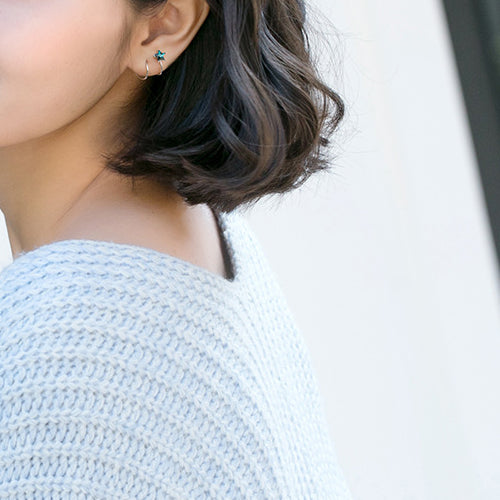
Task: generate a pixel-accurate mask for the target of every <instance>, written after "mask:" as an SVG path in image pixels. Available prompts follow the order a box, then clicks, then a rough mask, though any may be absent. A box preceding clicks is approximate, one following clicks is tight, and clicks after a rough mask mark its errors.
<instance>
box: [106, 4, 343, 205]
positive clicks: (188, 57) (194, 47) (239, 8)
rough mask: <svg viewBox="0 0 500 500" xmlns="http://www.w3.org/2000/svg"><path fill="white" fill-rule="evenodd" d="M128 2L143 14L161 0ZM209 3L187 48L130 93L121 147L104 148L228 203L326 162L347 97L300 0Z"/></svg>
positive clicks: (181, 187)
mask: <svg viewBox="0 0 500 500" xmlns="http://www.w3.org/2000/svg"><path fill="white" fill-rule="evenodd" d="M129 1H130V2H131V4H132V6H133V7H134V9H135V10H136V11H137V12H141V13H145V12H146V13H150V12H154V10H155V9H156V8H158V7H161V6H163V5H164V4H165V3H166V1H165V0H129ZM207 3H208V4H209V6H210V11H209V14H208V16H207V18H206V20H205V21H204V23H203V25H202V26H201V28H200V29H199V31H198V32H197V33H196V35H195V37H194V38H193V40H192V41H191V43H190V44H189V46H188V47H187V48H186V50H185V51H184V52H183V53H182V54H181V55H180V56H179V57H178V58H177V59H176V60H175V61H174V62H173V63H172V64H171V65H170V66H169V67H168V68H166V69H165V72H164V73H163V75H162V76H155V77H153V78H150V79H148V80H147V81H146V82H145V83H144V87H142V88H141V93H140V94H139V95H138V97H137V99H135V100H134V104H135V106H136V109H138V110H139V121H138V126H137V127H134V130H125V131H124V136H123V137H125V138H126V140H125V143H124V144H125V146H124V147H123V148H122V149H120V151H119V152H118V153H116V152H115V153H114V154H113V155H109V154H108V155H104V156H105V158H106V159H107V168H110V169H112V170H114V171H116V172H118V173H120V174H124V175H126V176H131V177H133V178H136V177H148V178H151V179H154V180H155V181H157V182H159V183H161V184H162V185H165V186H167V187H168V188H173V189H174V190H175V191H176V192H177V193H178V194H179V195H181V196H182V197H183V199H184V200H185V201H186V202H187V203H189V204H191V205H194V204H198V203H206V204H207V205H209V206H210V207H212V208H213V209H215V210H218V211H224V212H230V211H232V210H233V209H235V208H236V207H238V206H240V205H247V206H248V205H250V204H253V203H255V202H256V201H257V200H258V199H260V198H262V197H263V196H265V195H268V194H272V193H285V192H287V191H290V190H291V189H294V188H297V187H299V186H300V185H302V183H303V182H304V181H306V180H307V178H308V177H309V176H310V175H311V174H313V173H315V172H318V171H320V170H324V169H326V168H328V167H329V159H328V157H327V155H325V151H324V148H326V147H327V146H328V145H329V143H330V140H329V136H330V135H331V134H332V133H333V132H334V131H335V129H336V128H337V126H338V123H339V122H340V121H341V119H342V117H343V115H344V103H343V100H342V99H341V98H340V96H339V95H338V94H337V93H336V92H335V91H333V90H332V89H331V88H330V87H328V86H327V85H326V84H325V83H324V82H323V81H322V80H321V79H320V78H319V76H318V74H317V68H316V67H315V65H314V64H313V62H312V57H311V52H310V45H309V39H308V32H307V30H306V29H305V21H306V19H305V17H306V8H305V3H304V1H303V0H207ZM167 50H168V48H167Z"/></svg>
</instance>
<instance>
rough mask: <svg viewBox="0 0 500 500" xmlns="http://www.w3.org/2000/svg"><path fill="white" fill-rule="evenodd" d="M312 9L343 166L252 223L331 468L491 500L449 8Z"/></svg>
mask: <svg viewBox="0 0 500 500" xmlns="http://www.w3.org/2000/svg"><path fill="white" fill-rule="evenodd" d="M309 1H311V2H312V4H313V5H315V6H317V7H318V8H319V9H320V10H321V11H322V12H324V13H325V14H327V15H328V17H329V18H330V19H331V21H332V22H333V24H334V25H335V26H336V28H337V29H338V30H339V31H340V40H339V39H332V44H333V45H334V47H337V49H338V50H340V54H339V56H340V57H341V58H342V61H343V68H342V74H341V80H338V79H336V78H335V71H333V69H332V68H329V69H328V71H329V73H328V74H329V76H328V78H329V79H330V81H331V83H332V85H333V86H334V87H335V88H337V89H339V90H340V91H341V93H342V95H343V97H344V99H345V100H346V104H347V108H348V115H347V117H346V120H345V122H344V127H343V129H342V130H343V132H339V136H338V141H339V146H338V147H341V149H339V150H338V153H339V154H340V155H341V156H340V157H339V158H338V159H337V162H336V164H335V166H334V172H333V173H330V174H327V175H321V176H317V177H316V178H315V179H311V180H310V181H309V182H308V183H307V184H306V185H305V186H304V187H302V188H301V189H300V190H299V191H297V192H294V193H292V194H290V195H288V196H287V197H286V198H285V199H284V200H283V201H282V202H280V205H279V206H276V203H275V201H276V200H274V201H273V200H269V202H267V203H262V204H261V205H260V206H258V207H256V208H255V209H253V210H252V212H251V213H250V214H248V217H249V221H250V224H251V226H252V227H253V228H254V229H255V231H256V233H258V235H259V236H260V239H261V242H262V245H263V246H264V248H265V250H266V251H267V254H268V257H269V260H270V261H271V263H272V265H273V267H274V268H275V270H276V272H277V275H278V277H279V280H280V282H281V284H282V287H283V289H284V292H285V294H286V296H287V297H288V299H289V302H290V305H291V307H292V310H293V311H294V313H295V315H296V319H297V321H298V323H299V326H300V327H301V329H302V331H303V333H304V336H305V338H306V341H307V343H308V345H309V346H310V350H311V354H312V357H313V361H314V362H315V364H316V367H317V372H318V377H319V382H320V385H321V389H322V392H323V394H324V396H325V400H326V404H327V411H328V416H329V421H330V424H331V432H332V436H333V438H334V441H335V443H336V447H337V454H338V456H339V460H340V462H341V465H342V466H343V469H344V472H345V475H346V477H347V480H348V482H349V484H350V487H351V490H352V492H353V495H354V497H355V498H356V499H360V500H361V499H363V500H382V499H384V500H386V499H387V500H402V499H405V500H412V499H419V500H423V499H425V500H444V499H453V500H461V499H464V500H471V499H474V500H475V499H488V500H489V499H498V498H500V432H499V427H500V425H499V422H500V391H499V390H498V382H499V381H500V368H499V363H498V359H499V357H500V314H499V308H498V304H499V298H500V291H499V287H498V270H497V267H496V266H497V264H496V261H495V256H494V252H493V245H492V240H491V237H490V233H489V227H488V223H487V218H486V210H485V205H484V202H483V199H482V193H481V189H480V181H479V177H478V172H477V167H476V165H475V158H474V156H473V152H472V145H471V139H470V136H469V131H468V128H467V123H466V119H465V112H464V105H463V102H462V97H461V93H460V89H459V85H458V80H457V75H456V71H455V67H454V63H453V57H452V50H451V45H450V41H449V39H448V34H447V28H446V24H445V18H444V14H443V12H442V10H441V4H440V2H439V1H438V0H421V1H419V2H414V1H410V0H403V1H401V0H385V1H384V2H379V1H373V0H349V1H340V0H315V1H312V0H309ZM322 62H323V63H325V60H324V59H323V58H322ZM0 242H1V248H0V250H1V252H0V253H1V257H0V260H1V263H0V264H1V266H3V265H5V264H7V263H9V262H10V261H11V258H10V254H9V252H10V250H9V245H8V240H7V236H6V235H5V236H4V237H3V238H0Z"/></svg>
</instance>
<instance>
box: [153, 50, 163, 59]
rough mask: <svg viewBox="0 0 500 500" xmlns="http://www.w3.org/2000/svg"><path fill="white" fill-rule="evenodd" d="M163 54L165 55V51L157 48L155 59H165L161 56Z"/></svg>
mask: <svg viewBox="0 0 500 500" xmlns="http://www.w3.org/2000/svg"><path fill="white" fill-rule="evenodd" d="M164 55H165V52H162V51H161V50H158V52H156V54H155V57H156V60H157V61H159V60H160V59H161V60H162V61H164V60H165V58H164V57H163V56H164Z"/></svg>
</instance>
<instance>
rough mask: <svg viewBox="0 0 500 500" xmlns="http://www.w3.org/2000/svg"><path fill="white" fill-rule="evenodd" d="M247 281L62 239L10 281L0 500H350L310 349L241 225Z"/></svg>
mask: <svg viewBox="0 0 500 500" xmlns="http://www.w3.org/2000/svg"><path fill="white" fill-rule="evenodd" d="M217 220H218V223H219V227H220V229H221V231H222V236H223V239H224V243H225V245H226V247H227V250H228V252H229V257H230V260H231V267H232V268H233V269H234V271H235V278H234V279H233V280H230V279H225V278H223V277H222V276H219V275H216V274H213V273H211V272H210V271H208V270H207V269H204V268H201V267H198V266H196V265H194V264H192V263H189V262H187V261H184V260H181V259H179V258H176V257H174V256H171V255H167V254H165V253H162V252H158V251H156V250H153V249H151V248H146V247H141V246H136V245H129V244H121V243H120V244H119V243H114V242H111V241H95V240H84V239H73V240H64V241H56V242H53V243H50V244H47V245H44V246H41V247H38V248H35V249H34V250H31V251H29V252H27V253H22V254H20V256H19V257H18V258H16V259H15V260H14V262H12V263H11V264H9V265H8V266H7V267H5V268H4V269H3V270H2V271H1V273H0V498H9V499H13V498H47V499H49V498H50V499H53V498H99V499H100V498H103V499H104V498H106V499H108V498H121V499H130V498H134V499H135V498H141V499H142V498H144V499H146V498H148V499H149V498H178V499H192V498H196V499H198V498H200V499H202V498H223V499H226V498H251V499H257V498H266V499H275V498H287V499H302V498H304V499H305V498H311V499H327V498H328V499H335V500H350V499H351V495H350V493H349V490H348V487H347V485H346V482H345V480H344V476H343V474H342V470H341V469H340V467H339V464H338V462H337V457H336V452H335V450H334V445H333V440H332V439H331V437H330V435H329V431H328V428H327V423H326V419H325V413H324V407H323V400H322V397H321V395H320V393H319V390H318V385H317V381H316V376H315V372H314V371H313V367H312V365H311V359H310V357H309V352H308V351H307V348H306V345H305V342H304V339H303V337H302V336H301V334H300V332H299V331H298V329H297V327H296V325H295V322H294V319H293V317H292V314H291V312H290V310H289V308H288V305H287V303H286V301H285V298H284V295H283V293H282V291H281V289H280V287H279V286H278V284H277V280H276V276H275V275H274V273H273V271H272V270H271V269H270V267H269V264H268V262H267V260H266V258H265V255H264V253H263V251H262V248H261V247H260V244H259V243H258V241H257V240H256V237H255V235H254V233H253V232H252V231H251V229H250V227H249V226H248V223H247V221H246V220H245V219H244V217H243V215H242V214H241V213H238V212H236V211H235V212H232V213H229V214H224V213H221V214H218V215H217Z"/></svg>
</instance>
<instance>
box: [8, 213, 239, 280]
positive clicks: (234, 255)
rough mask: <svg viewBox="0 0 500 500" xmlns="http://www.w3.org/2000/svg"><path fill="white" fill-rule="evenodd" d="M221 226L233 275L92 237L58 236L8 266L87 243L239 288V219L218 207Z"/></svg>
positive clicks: (152, 268) (150, 265) (156, 267)
mask: <svg viewBox="0 0 500 500" xmlns="http://www.w3.org/2000/svg"><path fill="white" fill-rule="evenodd" d="M212 212H213V214H214V216H215V219H216V222H217V226H218V232H219V237H220V242H221V245H222V246H223V247H225V248H222V251H223V253H225V254H226V255H227V263H226V267H228V268H229V269H228V271H229V274H230V277H229V278H227V277H223V276H221V275H220V274H216V273H214V272H212V271H209V270H208V269H207V268H205V267H201V266H198V265H197V264H194V263H192V262H189V261H187V260H184V259H182V258H180V257H176V256H175V255H172V254H169V253H166V252H160V251H159V250H155V249H154V248H150V247H146V246H142V245H136V244H132V243H117V242H114V241H108V240H97V239H88V238H70V239H64V240H57V241H53V242H50V243H46V244H44V245H41V246H39V247H36V248H34V249H32V250H29V251H21V252H20V253H19V254H18V256H17V258H16V259H15V260H14V261H13V262H12V263H11V264H10V265H9V266H8V267H11V266H14V264H20V263H21V262H22V261H23V260H25V259H29V258H30V257H31V258H35V257H39V258H41V259H42V260H43V259H44V255H43V254H44V253H47V254H50V253H51V252H53V251H55V250H56V248H60V249H62V250H63V249H64V247H69V248H71V249H73V248H75V247H76V248H78V249H85V248H86V247H87V248H89V249H92V250H93V251H97V252H98V254H99V255H103V254H109V255H111V254H113V256H116V254H117V253H118V254H120V255H123V257H124V258H125V259H127V260H128V259H130V260H129V261H128V262H130V261H138V262H139V261H140V264H143V265H145V266H147V267H146V269H148V270H149V271H150V272H153V273H155V272H157V271H159V272H160V273H161V272H162V271H174V272H177V273H181V274H182V275H184V276H186V277H187V278H193V279H196V280H197V281H198V282H202V283H204V284H207V285H211V286H213V287H215V288H217V289H235V288H239V287H240V286H241V284H242V282H243V274H244V267H243V261H242V259H241V257H240V255H239V252H240V251H241V250H242V249H240V248H239V247H238V245H237V243H238V242H237V235H236V234H235V231H236V230H237V229H236V227H235V221H234V220H233V214H232V213H224V212H219V211H217V210H213V211H212ZM65 255H67V254H65Z"/></svg>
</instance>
